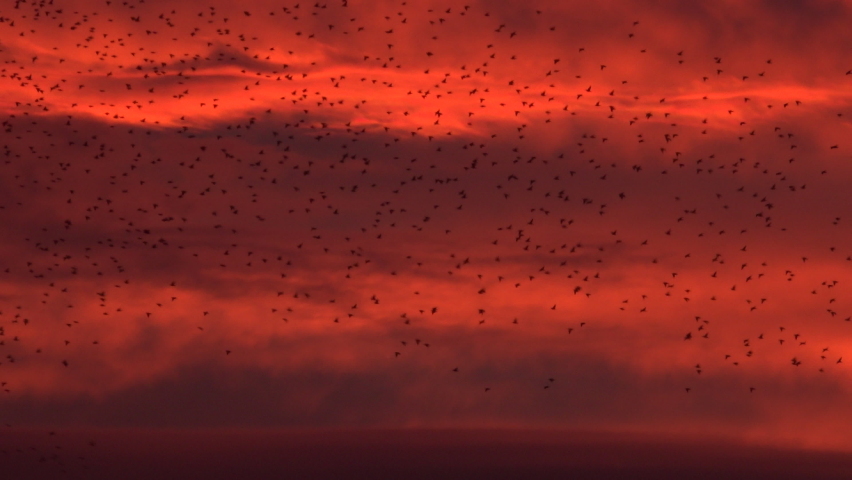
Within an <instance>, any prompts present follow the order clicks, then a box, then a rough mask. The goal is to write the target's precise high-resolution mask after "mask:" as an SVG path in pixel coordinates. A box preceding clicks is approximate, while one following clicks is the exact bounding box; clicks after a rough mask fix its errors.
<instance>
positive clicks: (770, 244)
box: [0, 0, 852, 452]
mask: <svg viewBox="0 0 852 480" xmlns="http://www.w3.org/2000/svg"><path fill="white" fill-rule="evenodd" d="M0 17H2V22H0V32H2V34H0V61H2V66H0V80H2V81H0V110H2V111H0V115H2V117H3V122H2V127H3V130H4V133H3V135H2V138H1V139H0V143H2V145H3V149H2V152H1V153H2V156H0V225H2V228H0V287H2V288H0V312H2V315H0V334H2V337H0V355H2V358H0V382H2V385H3V387H2V388H3V391H2V395H0V420H2V424H4V425H7V427H5V428H6V432H5V433H3V434H2V435H5V437H4V438H10V439H12V443H13V444H14V443H15V441H16V439H18V438H25V436H26V435H28V434H26V435H25V432H29V431H31V430H32V429H35V430H34V431H42V430H45V431H47V430H51V431H55V430H57V429H65V430H68V431H88V430H87V429H100V430H98V431H110V429H124V430H122V431H127V430H128V429H129V431H133V430H134V429H137V428H161V429H187V430H189V431H205V429H214V430H215V429H227V428H238V429H254V428H264V429H269V428H272V429H273V430H275V431H289V430H290V429H301V430H300V431H303V430H304V429H307V430H311V429H316V428H332V429H340V428H343V429H356V430H357V429H375V428H389V429H400V428H402V429H415V430H416V429H435V428H437V429H462V430H467V429H473V430H477V429H492V428H498V429H506V428H509V429H519V430H528V431H540V430H541V429H546V430H556V431H583V432H590V431H591V432H607V433H608V434H613V435H618V434H621V433H627V432H630V433H632V434H641V435H646V436H649V437H648V438H657V437H656V436H661V437H660V438H663V437H665V438H670V437H669V436H671V435H675V436H683V437H686V438H693V439H695V438H698V439H702V438H706V437H708V436H710V437H712V438H717V437H720V438H725V439H728V441H731V442H734V443H739V444H749V445H762V446H766V447H767V448H769V447H771V448H807V449H817V450H830V451H840V452H850V451H852V435H850V433H849V430H848V428H846V426H847V425H848V424H849V423H850V422H852V413H850V410H849V408H848V405H849V400H850V396H851V395H852V391H850V387H849V385H850V379H852V377H850V375H851V374H850V371H849V369H848V368H847V366H846V365H847V363H849V362H852V350H850V348H852V333H850V332H851V331H852V330H850V329H852V321H850V320H849V318H850V317H852V301H850V299H849V295H848V294H847V292H848V288H849V286H848V284H849V283H850V282H852V276H850V267H852V246H850V242H849V238H852V237H850V233H852V232H850V228H852V227H850V221H852V218H850V215H849V214H850V208H852V200H849V198H848V196H847V195H846V192H847V189H848V181H849V179H850V177H852V143H850V141H849V139H850V138H852V125H850V118H852V73H851V72H850V69H852V63H850V58H852V57H850V53H852V50H850V47H849V45H852V33H850V30H849V29H848V25H849V24H850V22H852V4H850V3H849V2H845V1H808V2H804V1H795V0H785V1H748V2H703V3H701V2H679V1H659V2H630V1H607V2H574V1H570V2H569V1H564V2H563V1H560V2H557V1H553V2H547V1H533V2H468V3H467V4H462V3H454V2H443V3H442V2H430V1H419V0H410V1H406V2H399V1H394V2H386V1H376V2H361V1H354V0H353V1H349V2H341V1H340V0H329V1H327V2H324V3H323V2H321V3H311V2H306V3H303V4H296V3H284V4H282V3H280V2H271V1H252V2H243V3H241V4H234V3H225V2H214V3H212V4H211V2H196V1H194V0H190V1H184V2H179V3H178V2H173V3H172V5H167V4H166V3H164V2H153V1H149V2H141V1H127V2H118V1H111V2H104V1H98V2H86V1H77V2H71V1H64V0H54V1H53V2H17V3H9V4H8V5H4V6H2V7H0ZM515 320H517V322H515ZM844 357H845V358H844ZM66 363H67V365H66ZM455 369H457V371H456V370H455ZM103 435H107V436H108V435H109V434H107V433H104V434H103ZM122 438H125V437H122ZM128 441H129V440H128Z"/></svg>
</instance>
